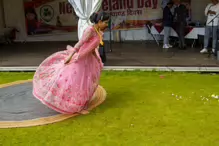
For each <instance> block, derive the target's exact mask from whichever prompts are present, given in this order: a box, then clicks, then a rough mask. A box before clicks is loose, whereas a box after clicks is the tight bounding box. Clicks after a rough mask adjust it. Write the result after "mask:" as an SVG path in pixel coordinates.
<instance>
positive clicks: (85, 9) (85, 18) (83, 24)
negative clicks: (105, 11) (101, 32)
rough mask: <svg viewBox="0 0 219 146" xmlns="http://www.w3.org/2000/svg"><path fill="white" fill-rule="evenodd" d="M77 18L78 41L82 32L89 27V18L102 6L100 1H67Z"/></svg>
mask: <svg viewBox="0 0 219 146" xmlns="http://www.w3.org/2000/svg"><path fill="white" fill-rule="evenodd" d="M68 1H69V3H70V4H71V5H72V7H73V8H74V10H75V13H76V15H77V16H78V17H79V21H78V39H80V38H81V37H82V34H83V32H84V30H85V29H86V28H87V27H88V26H89V25H91V22H90V20H89V19H90V16H91V15H92V14H93V13H94V12H97V11H98V10H99V9H100V7H101V4H102V0H68Z"/></svg>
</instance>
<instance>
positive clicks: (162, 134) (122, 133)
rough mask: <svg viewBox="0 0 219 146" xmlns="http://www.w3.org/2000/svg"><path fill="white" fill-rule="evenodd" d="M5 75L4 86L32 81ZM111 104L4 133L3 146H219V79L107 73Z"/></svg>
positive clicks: (24, 76)
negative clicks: (213, 95)
mask: <svg viewBox="0 0 219 146" xmlns="http://www.w3.org/2000/svg"><path fill="white" fill-rule="evenodd" d="M32 76H33V74H32V73H0V84H2V83H7V82H11V81H15V80H24V79H30V78H32ZM101 85H103V86H104V88H105V89H106V90H107V92H108V95H107V100H106V101H105V102H104V103H103V104H102V105H101V106H99V107H98V108H96V109H95V110H93V111H92V112H91V113H90V114H89V115H85V116H78V117H76V118H72V119H69V120H66V121H63V122H60V123H56V124H51V125H47V126H39V127H30V128H18V129H0V145H3V146H7V145H22V146H29V145H31V146H41V145H43V146H47V145H48V146H59V145H60V146H119V145H124V146H147V145H148V146H218V145H219V126H218V125H219V102H218V99H214V98H212V97H209V96H210V95H211V94H218V95H219V76H218V75H201V74H187V73H158V72H104V73H103V74H102V78H101Z"/></svg>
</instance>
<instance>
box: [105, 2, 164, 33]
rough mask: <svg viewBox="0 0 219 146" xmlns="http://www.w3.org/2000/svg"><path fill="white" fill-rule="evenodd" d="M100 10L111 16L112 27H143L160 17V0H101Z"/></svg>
mask: <svg viewBox="0 0 219 146" xmlns="http://www.w3.org/2000/svg"><path fill="white" fill-rule="evenodd" d="M102 10H103V11H106V12H109V13H110V14H111V16H112V18H111V19H112V29H130V28H139V27H144V26H145V24H146V23H147V22H149V21H157V20H161V19H162V17H163V16H162V15H163V14H162V8H161V0H103V3H102Z"/></svg>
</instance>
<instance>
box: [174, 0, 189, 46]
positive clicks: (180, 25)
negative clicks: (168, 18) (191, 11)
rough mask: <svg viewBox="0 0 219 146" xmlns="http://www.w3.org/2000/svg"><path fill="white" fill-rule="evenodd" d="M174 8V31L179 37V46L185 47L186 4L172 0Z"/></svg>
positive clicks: (178, 0)
mask: <svg viewBox="0 0 219 146" xmlns="http://www.w3.org/2000/svg"><path fill="white" fill-rule="evenodd" d="M174 4H175V5H176V8H175V10H174V18H176V24H175V25H176V26H177V27H176V33H177V35H178V37H179V48H180V49H185V48H186V45H185V28H186V25H187V21H186V18H187V13H186V11H187V10H186V6H185V5H183V4H182V3H181V1H180V0H174Z"/></svg>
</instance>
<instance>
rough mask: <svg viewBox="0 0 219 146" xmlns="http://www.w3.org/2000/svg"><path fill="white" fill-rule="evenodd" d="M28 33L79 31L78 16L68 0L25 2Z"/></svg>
mask: <svg viewBox="0 0 219 146" xmlns="http://www.w3.org/2000/svg"><path fill="white" fill-rule="evenodd" d="M24 8H25V18H26V28H27V33H28V35H34V34H48V33H57V32H59V33H60V32H72V31H77V22H78V18H77V16H76V14H75V12H74V9H73V8H72V6H71V4H70V3H68V1H67V0H32V1H28V2H24Z"/></svg>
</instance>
